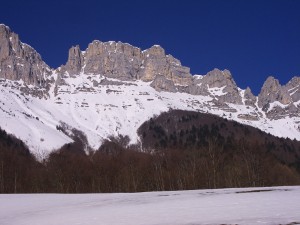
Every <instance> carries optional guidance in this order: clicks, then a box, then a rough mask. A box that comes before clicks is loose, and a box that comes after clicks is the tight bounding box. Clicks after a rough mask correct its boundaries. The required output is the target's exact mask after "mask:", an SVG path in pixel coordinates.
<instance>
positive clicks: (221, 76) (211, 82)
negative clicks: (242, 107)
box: [197, 69, 242, 104]
mask: <svg viewBox="0 0 300 225" xmlns="http://www.w3.org/2000/svg"><path fill="white" fill-rule="evenodd" d="M197 85H198V86H199V91H198V92H199V93H200V94H203V95H206V94H207V93H210V95H212V96H215V97H216V98H217V99H218V100H219V101H223V102H228V103H235V104H242V98H241V96H240V93H239V90H238V87H237V85H236V83H235V81H234V80H233V78H232V76H231V73H230V71H229V70H224V71H221V70H219V69H214V70H212V71H210V72H208V73H207V74H206V75H205V76H204V77H203V78H202V79H201V83H200V84H197ZM215 88H218V89H220V91H222V93H218V94H216V95H214V94H213V92H212V89H215Z"/></svg>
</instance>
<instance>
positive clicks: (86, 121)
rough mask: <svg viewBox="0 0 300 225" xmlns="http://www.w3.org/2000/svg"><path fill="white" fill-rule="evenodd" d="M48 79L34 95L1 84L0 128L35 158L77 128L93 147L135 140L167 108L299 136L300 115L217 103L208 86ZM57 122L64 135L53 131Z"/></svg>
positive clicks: (14, 83)
mask: <svg viewBox="0 0 300 225" xmlns="http://www.w3.org/2000/svg"><path fill="white" fill-rule="evenodd" d="M49 79H52V80H56V82H52V83H51V84H50V88H49V90H45V93H48V94H46V95H44V96H42V97H36V96H35V95H34V94H24V93H34V90H36V89H35V88H36V87H34V86H30V85H29V86H27V85H26V84H24V83H23V82H22V81H9V80H5V81H4V80H2V81H1V82H0V118H1V119H0V127H1V128H2V129H4V130H6V131H7V132H8V133H11V134H14V135H15V136H16V137H18V138H20V139H21V140H23V141H24V142H25V143H26V144H27V145H28V146H29V148H30V150H31V151H32V152H34V153H35V154H36V155H38V156H39V157H45V156H46V155H47V154H48V153H49V152H50V151H52V150H54V149H57V148H59V147H60V146H62V145H63V144H65V143H69V142H72V138H71V137H72V129H77V130H79V131H82V132H83V133H84V134H85V135H86V137H87V140H88V143H89V146H90V147H91V148H93V149H97V148H99V146H100V145H101V143H102V142H103V140H105V139H107V138H109V137H110V136H119V135H123V136H126V135H128V136H129V138H130V143H132V144H133V143H137V142H138V141H139V137H138V136H137V129H138V128H139V127H140V125H141V124H142V123H143V122H145V121H146V120H148V119H150V118H151V117H153V116H155V115H159V114H160V113H161V112H165V111H168V110H170V109H182V110H193V111H199V112H206V113H212V114H216V115H219V116H221V117H224V118H228V119H232V120H235V121H238V122H240V123H244V124H248V125H251V126H254V127H257V128H259V129H261V130H263V131H266V132H269V133H271V134H274V135H276V136H279V137H289V138H291V139H293V138H296V139H297V140H300V132H299V129H298V124H299V123H300V118H299V117H292V118H289V117H285V118H281V119H277V120H271V119H268V118H267V117H266V116H265V114H264V112H263V111H262V110H261V109H260V108H259V107H257V106H249V105H245V104H241V105H238V104H232V103H227V104H224V105H222V106H220V105H216V103H215V101H214V97H218V96H220V95H222V92H223V89H224V88H223V87H222V88H219V89H217V88H214V89H209V91H211V92H212V94H213V96H214V97H212V96H203V95H190V94H187V93H179V92H176V93H171V92H158V91H156V90H155V89H153V88H152V87H151V86H150V82H143V81H140V80H138V81H119V80H115V79H111V78H107V77H103V76H101V75H85V74H80V75H78V76H73V77H71V76H69V77H68V76H67V77H65V78H64V79H63V82H62V80H60V84H59V85H58V84H57V83H58V80H57V79H58V76H57V75H56V74H55V73H54V74H52V76H51V77H49ZM60 79H61V78H60ZM24 88H25V89H24ZM21 90H22V91H21ZM24 90H26V91H24ZM240 92H241V94H242V93H243V92H244V90H240ZM272 107H273V106H272ZM62 126H63V127H64V129H65V130H66V132H67V133H66V132H65V133H63V132H62V131H61V130H60V129H58V127H62ZM68 133H69V135H68Z"/></svg>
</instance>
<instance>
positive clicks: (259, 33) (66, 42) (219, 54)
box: [0, 0, 300, 94]
mask: <svg viewBox="0 0 300 225" xmlns="http://www.w3.org/2000/svg"><path fill="white" fill-rule="evenodd" d="M0 6H1V13H0V23H4V24H6V25H8V26H10V27H11V29H12V30H13V31H15V32H16V33H18V34H19V35H20V38H21V40H22V41H23V42H25V43H28V44H30V45H31V46H33V47H34V48H35V49H36V50H37V51H38V52H39V53H40V54H41V55H42V57H43V59H44V60H45V61H46V63H47V64H49V65H50V66H51V67H54V68H56V67H58V66H60V65H61V64H64V63H65V62H66V60H67V54H68V49H69V48H70V47H71V46H72V45H76V44H79V45H80V47H81V49H86V47H87V45H88V43H90V42H91V41H93V40H95V39H98V40H101V41H109V40H115V41H122V42H128V43H130V44H132V45H135V46H138V47H140V48H142V49H145V48H149V47H150V46H152V45H153V44H159V45H161V46H162V47H163V48H164V49H165V50H166V52H167V53H169V54H171V55H173V56H174V57H176V58H178V59H180V60H181V62H182V64H183V65H185V66H188V67H190V68H191V72H192V73H193V74H206V73H207V72H208V71H210V70H212V69H213V68H219V69H229V70H230V71H231V72H232V74H233V77H234V79H235V81H236V82H237V84H238V85H239V86H240V87H242V88H246V87H247V86H250V88H251V89H252V90H253V92H254V93H255V94H258V93H259V91H260V88H261V86H262V84H263V82H264V81H265V79H266V78H267V76H269V75H273V76H275V77H276V78H278V79H279V80H280V82H281V83H282V84H285V83H286V82H287V81H288V80H290V79H291V78H292V77H293V76H300V1H299V0H272V1H268V0H248V1H246V0H227V1H226V0H219V1H217V0H207V1H196V0H194V1H191V0H183V1H176V0H173V1H171V0H165V1H163V0H151V1H150V0H149V1H142V0H139V1H134V0H123V1H117V0H115V1H110V0H106V1H101V0H99V1H96V0H84V1H76V0H73V1H70V0H64V1H63V0H61V1H58V0H52V1H42V0H40V1H38V0H36V1H33V0H27V1H15V0H10V1H2V2H1V4H0Z"/></svg>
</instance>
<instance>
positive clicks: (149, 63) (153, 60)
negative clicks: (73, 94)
mask: <svg viewBox="0 0 300 225" xmlns="http://www.w3.org/2000/svg"><path fill="white" fill-rule="evenodd" d="M61 71H62V73H64V72H68V73H69V74H70V75H74V74H79V73H80V72H81V71H82V72H84V73H85V74H101V75H104V76H106V77H109V78H116V79H119V80H136V79H140V80H143V81H154V79H155V77H156V76H165V77H166V79H165V81H166V82H167V83H169V82H168V81H169V80H171V81H172V82H174V84H175V85H181V86H187V85H190V84H191V83H192V75H191V74H190V69H189V68H188V67H184V66H182V65H181V63H180V61H179V60H177V59H175V58H174V57H172V56H171V55H166V54H165V51H164V49H163V48H161V47H160V46H158V45H154V46H152V47H151V48H149V49H147V50H145V51H141V49H140V48H137V47H133V46H132V45H129V44H126V43H122V42H113V41H110V42H101V41H93V42H92V43H91V44H89V46H88V48H87V50H86V51H85V52H84V53H82V52H81V51H80V49H79V47H78V46H76V47H72V48H71V49H70V51H69V59H68V62H67V64H66V65H65V66H63V67H62V70H61ZM160 81H161V82H162V80H161V79H160ZM153 86H156V85H153ZM167 87H168V84H166V88H167ZM166 91H168V90H166Z"/></svg>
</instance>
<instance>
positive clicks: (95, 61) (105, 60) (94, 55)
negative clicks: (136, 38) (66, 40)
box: [82, 41, 142, 80]
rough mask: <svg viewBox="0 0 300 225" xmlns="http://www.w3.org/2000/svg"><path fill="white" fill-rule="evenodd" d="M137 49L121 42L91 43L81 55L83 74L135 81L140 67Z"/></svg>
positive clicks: (140, 58)
mask: <svg viewBox="0 0 300 225" xmlns="http://www.w3.org/2000/svg"><path fill="white" fill-rule="evenodd" d="M141 55H142V53H141V50H140V49H139V48H136V47H133V46H132V45H129V44H126V43H122V42H113V41H111V42H100V41H93V42H92V43H91V44H89V46H88V48H87V50H86V51H85V53H84V54H83V56H84V66H83V67H82V70H83V72H84V73H85V74H101V75H104V76H106V77H109V78H116V79H119V80H135V79H136V78H137V73H138V70H139V68H140V65H141V61H142V57H141Z"/></svg>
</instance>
